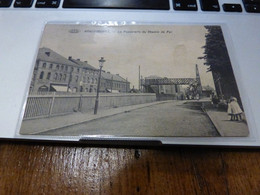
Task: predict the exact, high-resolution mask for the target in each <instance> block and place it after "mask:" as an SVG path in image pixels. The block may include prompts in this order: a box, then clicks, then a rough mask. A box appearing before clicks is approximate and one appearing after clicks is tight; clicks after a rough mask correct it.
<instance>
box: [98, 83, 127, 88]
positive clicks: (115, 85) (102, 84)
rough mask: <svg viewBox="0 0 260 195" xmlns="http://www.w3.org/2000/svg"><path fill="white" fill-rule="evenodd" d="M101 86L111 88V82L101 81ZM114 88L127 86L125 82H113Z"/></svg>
mask: <svg viewBox="0 0 260 195" xmlns="http://www.w3.org/2000/svg"><path fill="white" fill-rule="evenodd" d="M101 87H105V88H111V82H109V83H107V82H104V83H101ZM112 87H113V88H116V89H122V88H123V89H125V87H126V84H125V83H115V82H113V86H112Z"/></svg>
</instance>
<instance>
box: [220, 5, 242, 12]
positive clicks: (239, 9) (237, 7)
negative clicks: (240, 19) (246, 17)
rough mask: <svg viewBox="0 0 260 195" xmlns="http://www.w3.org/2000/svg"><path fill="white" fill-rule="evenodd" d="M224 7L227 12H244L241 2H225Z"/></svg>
mask: <svg viewBox="0 0 260 195" xmlns="http://www.w3.org/2000/svg"><path fill="white" fill-rule="evenodd" d="M222 7H223V10H224V11H225V12H242V7H241V5H240V4H229V3H225V4H223V5H222Z"/></svg>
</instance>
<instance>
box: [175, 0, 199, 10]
mask: <svg viewBox="0 0 260 195" xmlns="http://www.w3.org/2000/svg"><path fill="white" fill-rule="evenodd" d="M173 8H174V9H175V10H187V11H197V10H198V7H197V2H196V0H173Z"/></svg>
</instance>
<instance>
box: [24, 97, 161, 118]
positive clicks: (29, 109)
mask: <svg viewBox="0 0 260 195" xmlns="http://www.w3.org/2000/svg"><path fill="white" fill-rule="evenodd" d="M153 101H156V95H155V94H151V93H146V94H144V93H142V94H129V93H126V94H100V96H99V109H102V108H103V109H104V108H115V107H121V106H130V105H136V104H144V103H150V102H153ZM94 106H95V94H93V95H92V94H91V95H90V94H87V95H86V94H80V93H78V94H56V93H46V94H30V95H29V96H28V98H27V103H26V108H25V112H24V120H26V119H34V118H43V117H50V116H57V115H63V114H69V113H73V112H78V111H80V112H90V111H92V110H93V109H94Z"/></svg>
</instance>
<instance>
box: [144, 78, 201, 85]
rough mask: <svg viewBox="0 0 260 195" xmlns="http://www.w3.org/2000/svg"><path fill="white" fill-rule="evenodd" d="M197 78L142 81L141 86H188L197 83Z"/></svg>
mask: <svg viewBox="0 0 260 195" xmlns="http://www.w3.org/2000/svg"><path fill="white" fill-rule="evenodd" d="M199 81H200V80H199V79H197V78H162V79H161V78H158V79H144V80H143V81H142V85H143V86H149V85H189V84H191V83H194V82H198V83H199Z"/></svg>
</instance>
